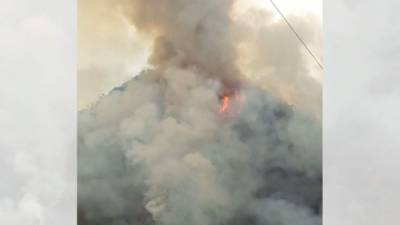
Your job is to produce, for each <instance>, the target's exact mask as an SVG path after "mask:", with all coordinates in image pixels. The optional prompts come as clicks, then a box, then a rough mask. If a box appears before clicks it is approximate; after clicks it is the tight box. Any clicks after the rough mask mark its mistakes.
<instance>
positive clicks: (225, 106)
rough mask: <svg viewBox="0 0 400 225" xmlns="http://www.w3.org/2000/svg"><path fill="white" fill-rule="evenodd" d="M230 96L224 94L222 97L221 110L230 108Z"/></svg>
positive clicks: (221, 111)
mask: <svg viewBox="0 0 400 225" xmlns="http://www.w3.org/2000/svg"><path fill="white" fill-rule="evenodd" d="M229 101H230V99H229V96H224V97H223V99H222V105H221V106H220V107H219V112H220V113H224V112H226V111H227V110H228V108H229Z"/></svg>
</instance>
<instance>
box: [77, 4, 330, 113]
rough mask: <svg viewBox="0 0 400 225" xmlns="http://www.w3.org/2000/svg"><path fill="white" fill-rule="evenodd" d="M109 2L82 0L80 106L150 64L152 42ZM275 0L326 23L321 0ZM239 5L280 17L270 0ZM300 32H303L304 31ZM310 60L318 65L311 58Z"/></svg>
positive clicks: (318, 48) (318, 49) (289, 12)
mask: <svg viewBox="0 0 400 225" xmlns="http://www.w3.org/2000/svg"><path fill="white" fill-rule="evenodd" d="M108 2H109V1H104V0H98V1H93V0H86V1H78V17H79V19H78V55H79V60H78V107H79V109H84V108H87V107H89V106H90V105H91V104H92V103H94V102H95V101H96V100H97V99H98V98H99V97H100V96H101V95H103V94H107V93H108V92H109V91H110V90H112V89H113V88H114V87H116V86H119V85H121V84H122V83H124V82H125V81H127V80H129V79H130V78H132V77H133V76H135V75H137V74H138V73H139V72H140V71H141V70H142V69H143V68H145V67H148V65H147V58H148V56H149V52H150V49H151V42H150V41H145V40H143V38H141V37H139V36H138V34H137V33H136V31H135V28H134V27H132V26H130V25H129V23H128V22H127V21H126V20H125V19H124V18H123V17H122V16H121V15H118V14H117V13H115V11H113V10H110V8H112V7H110V5H109V3H108ZM274 2H275V4H276V5H277V6H278V7H279V8H280V9H281V11H282V12H283V13H284V14H287V15H293V14H294V15H300V16H301V15H312V16H314V17H315V19H316V20H318V21H320V22H321V23H322V1H321V0H301V1H298V0H297V1H293V0H275V1H274ZM238 4H239V5H240V7H237V8H239V11H240V10H242V11H243V9H248V8H249V7H252V8H258V9H266V10H272V11H273V13H274V14H275V15H274V17H275V18H276V19H277V20H278V19H280V16H279V14H278V13H277V12H276V11H275V10H274V9H273V8H272V5H271V3H270V1H269V0H249V1H246V0H239V1H238ZM293 22H295V21H293ZM288 32H290V31H289V30H288ZM299 33H300V35H301V34H302V33H301V31H299ZM305 35H306V34H304V36H305ZM317 40H318V39H317ZM309 45H310V46H309V47H310V48H311V49H312V50H313V52H314V53H315V54H316V55H317V56H318V57H319V58H322V57H321V56H322V54H321V50H322V49H321V46H322V45H321V42H320V40H318V42H315V43H309ZM309 63H310V64H315V63H314V62H312V59H311V58H310V62H309ZM311 75H312V76H313V77H314V78H316V79H317V80H321V79H322V77H321V76H322V75H321V71H320V70H319V69H318V68H315V72H313V73H311Z"/></svg>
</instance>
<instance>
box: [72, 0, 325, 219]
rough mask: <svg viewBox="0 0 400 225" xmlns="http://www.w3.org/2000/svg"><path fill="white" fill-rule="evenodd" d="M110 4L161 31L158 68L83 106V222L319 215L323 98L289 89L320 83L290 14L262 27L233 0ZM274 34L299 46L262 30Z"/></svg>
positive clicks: (146, 31) (142, 27) (153, 59)
mask: <svg viewBox="0 0 400 225" xmlns="http://www.w3.org/2000/svg"><path fill="white" fill-rule="evenodd" d="M114 4H116V6H117V8H119V10H120V12H121V14H122V15H124V16H125V17H126V18H127V19H128V21H131V23H132V25H134V26H135V27H136V29H137V31H138V32H140V33H141V34H142V35H143V36H145V37H146V38H149V39H152V40H154V45H153V51H152V53H151V56H150V58H149V63H150V64H151V65H152V66H153V68H152V69H148V70H144V71H143V72H142V73H141V74H140V75H138V76H137V77H136V78H134V79H132V80H130V81H128V82H126V83H125V84H123V85H122V86H120V87H117V88H115V89H114V90H112V91H111V92H110V93H109V94H108V95H106V96H104V97H102V98H101V99H99V100H98V101H97V103H96V104H95V105H93V106H92V107H91V108H89V109H86V110H84V111H81V112H80V113H79V131H78V132H79V137H78V144H79V153H78V154H79V155H78V157H79V175H78V179H79V180H78V182H79V191H78V199H79V224H80V225H95V224H96V225H103V224H104V225H145V224H149V225H150V224H151V225H153V224H154V225H223V224H230V225H236V224H237V225H245V224H246V225H252V224H254V225H270V224H282V225H294V224H296V225H299V224H300V225H302V224H304V225H319V224H321V188H322V187H321V185H322V177H321V176H322V174H321V169H322V168H321V141H322V140H321V122H320V119H319V117H318V115H317V114H318V113H314V109H315V108H317V109H318V107H315V105H317V106H318V104H319V102H315V103H314V106H313V107H314V108H313V109H311V110H309V111H307V110H303V109H308V108H310V107H311V106H310V104H311V103H310V102H312V101H315V97H313V96H312V97H310V98H304V99H303V100H304V102H308V103H310V104H303V105H302V104H292V102H290V103H289V102H288V99H287V98H285V95H284V94H285V93H286V92H289V94H288V95H290V94H291V93H299V92H301V90H306V91H313V90H318V88H319V86H318V85H316V84H315V85H314V83H313V82H311V81H310V80H312V79H311V78H309V77H308V75H307V73H306V68H307V67H306V66H305V65H304V64H306V63H305V60H304V59H303V58H302V55H301V53H300V52H301V50H300V46H299V45H298V44H295V42H294V41H292V40H290V39H289V38H288V37H286V36H287V35H290V33H287V34H286V33H282V32H281V31H280V29H283V28H282V26H283V24H281V23H279V22H278V23H273V22H272V19H271V18H269V17H266V18H267V19H269V20H271V21H270V22H267V23H265V24H263V25H262V29H257V31H255V28H254V27H252V26H251V25H250V24H247V23H244V22H243V21H238V20H236V19H234V18H233V15H232V14H233V10H234V6H235V1H232V0H220V1H215V0H170V1H156V0H122V1H116V2H114ZM304 23H305V24H306V25H304V27H306V28H307V21H305V22H304ZM245 31H247V32H245ZM243 32H245V33H243ZM279 39H281V41H283V42H286V40H288V45H289V46H290V47H291V48H293V49H292V51H293V53H294V55H290V56H289V54H288V53H289V51H288V50H285V49H283V51H286V52H284V53H280V52H276V51H270V50H274V46H273V43H263V42H261V41H260V40H268V41H270V42H278V41H279ZM243 46H245V47H243ZM244 48H245V51H244V50H243V49H244ZM264 51H265V52H264ZM244 56H248V57H249V58H250V59H254V65H249V64H246V63H245V62H244V61H243V57H244ZM284 56H288V60H290V62H289V63H293V64H292V65H291V66H289V65H287V64H285V62H284V61H285V57H284ZM263 57H265V59H264V58H263ZM294 62H295V63H294ZM244 64H246V65H244ZM262 64H265V65H262ZM249 66H250V68H251V69H249ZM253 70H254V71H255V70H256V71H258V72H259V73H262V72H264V73H265V74H266V76H267V77H268V81H269V84H268V86H266V87H265V86H263V85H259V84H256V83H255V82H254V80H252V79H251V78H250V77H249V74H248V73H253V72H254V71H253ZM267 71H268V72H267ZM291 77H292V78H293V79H291ZM291 82H293V83H292V84H291ZM311 83H312V84H313V85H310V84H311ZM298 84H301V85H302V87H301V88H296V85H298ZM308 87H312V88H308ZM307 88H308V89H307ZM285 91H286V92H285ZM312 93H318V91H316V92H312ZM301 96H309V95H307V94H303V95H301ZM317 99H318V97H317ZM225 100H226V101H225ZM294 102H295V103H298V102H296V101H294ZM221 104H226V105H225V107H226V110H225V109H224V110H222V111H221ZM305 106H306V107H305ZM311 108H312V107H311ZM317 111H318V110H317ZM310 112H313V113H310Z"/></svg>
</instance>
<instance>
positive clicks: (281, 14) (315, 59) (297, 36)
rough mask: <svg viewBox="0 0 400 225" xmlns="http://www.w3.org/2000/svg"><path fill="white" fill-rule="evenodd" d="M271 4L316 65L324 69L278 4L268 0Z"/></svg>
mask: <svg viewBox="0 0 400 225" xmlns="http://www.w3.org/2000/svg"><path fill="white" fill-rule="evenodd" d="M269 1H270V2H271V4H272V6H273V7H274V8H275V10H276V11H277V12H278V13H279V15H280V16H281V17H282V19H283V20H284V21H285V23H286V24H287V25H288V27H289V28H290V30H291V31H292V32H293V33H294V35H295V36H296V38H297V39H298V40H299V41H300V43H301V44H302V45H303V46H304V48H305V49H306V50H307V52H308V53H309V54H310V55H311V57H312V58H313V59H314V61H315V62H316V63H317V64H318V66H319V67H320V68H321V69H324V67H323V66H322V64H321V63H320V62H319V60H318V59H317V57H316V56H315V55H314V53H313V52H312V51H311V49H310V48H309V47H308V46H307V44H306V43H305V42H304V40H303V39H302V38H301V37H300V35H299V34H298V33H297V32H296V30H295V29H294V27H293V26H292V25H291V24H290V23H289V21H288V20H287V19H286V17H285V15H283V13H282V11H281V10H280V9H279V8H278V6H277V5H276V4H275V2H274V1H273V0H269Z"/></svg>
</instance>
